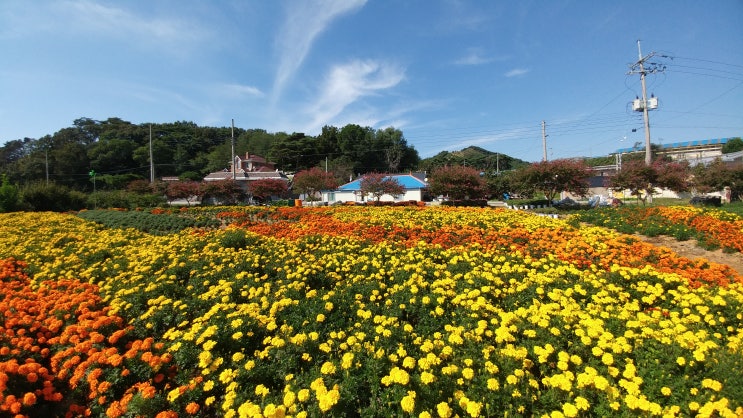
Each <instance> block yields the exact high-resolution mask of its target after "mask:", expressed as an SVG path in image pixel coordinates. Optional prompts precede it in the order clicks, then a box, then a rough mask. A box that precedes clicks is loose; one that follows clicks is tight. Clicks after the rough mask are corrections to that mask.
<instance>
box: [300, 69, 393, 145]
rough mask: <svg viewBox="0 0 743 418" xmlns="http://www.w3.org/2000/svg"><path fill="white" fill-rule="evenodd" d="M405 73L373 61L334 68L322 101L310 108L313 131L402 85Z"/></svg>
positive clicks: (319, 99) (321, 93)
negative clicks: (359, 103)
mask: <svg viewBox="0 0 743 418" xmlns="http://www.w3.org/2000/svg"><path fill="white" fill-rule="evenodd" d="M404 77H405V72H404V70H402V69H401V68H399V67H396V66H394V65H391V64H386V63H382V62H378V61H373V60H354V61H351V62H349V63H347V64H342V65H336V66H335V67H333V68H332V69H331V70H330V72H329V74H328V76H327V78H326V80H325V83H324V84H323V87H322V90H321V92H320V93H319V98H318V100H317V101H316V102H315V103H314V104H313V105H311V106H310V107H309V109H308V113H309V114H310V115H311V120H312V122H311V124H310V127H309V128H310V129H308V130H315V129H317V128H319V127H320V126H322V125H324V124H326V123H328V122H329V121H331V120H332V119H333V118H334V117H336V116H338V115H339V114H341V113H342V112H343V111H344V109H345V108H346V107H347V106H349V105H350V104H352V103H354V102H356V101H357V100H359V99H360V98H362V97H365V96H370V95H374V94H377V92H379V91H381V90H385V89H389V88H391V87H394V86H396V85H397V84H399V83H400V82H401V81H402V80H403V79H404Z"/></svg>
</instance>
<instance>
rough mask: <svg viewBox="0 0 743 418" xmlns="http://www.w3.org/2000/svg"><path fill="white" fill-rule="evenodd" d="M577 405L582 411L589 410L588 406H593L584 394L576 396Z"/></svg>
mask: <svg viewBox="0 0 743 418" xmlns="http://www.w3.org/2000/svg"><path fill="white" fill-rule="evenodd" d="M575 407H576V408H578V409H579V410H581V411H588V408H590V407H591V404H590V403H588V399H586V398H584V397H582V396H578V397H576V398H575Z"/></svg>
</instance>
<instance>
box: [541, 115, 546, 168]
mask: <svg viewBox="0 0 743 418" xmlns="http://www.w3.org/2000/svg"><path fill="white" fill-rule="evenodd" d="M542 161H547V123H546V122H545V121H542Z"/></svg>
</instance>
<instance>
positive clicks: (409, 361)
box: [402, 356, 416, 369]
mask: <svg viewBox="0 0 743 418" xmlns="http://www.w3.org/2000/svg"><path fill="white" fill-rule="evenodd" d="M415 364H416V361H415V359H414V358H412V357H410V356H407V357H405V358H404V359H403V360H402V367H405V368H406V369H412V368H414V367H415Z"/></svg>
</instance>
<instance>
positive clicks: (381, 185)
mask: <svg viewBox="0 0 743 418" xmlns="http://www.w3.org/2000/svg"><path fill="white" fill-rule="evenodd" d="M359 186H360V189H361V193H362V194H364V195H365V196H366V195H372V196H374V198H375V199H376V201H377V202H379V200H380V199H381V198H382V196H384V195H386V194H388V195H390V196H399V195H401V194H403V193H405V187H404V186H403V185H402V184H400V182H398V181H397V179H395V178H394V177H391V176H388V175H387V174H382V173H368V174H365V175H364V176H363V177H362V178H361V180H360V181H359Z"/></svg>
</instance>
